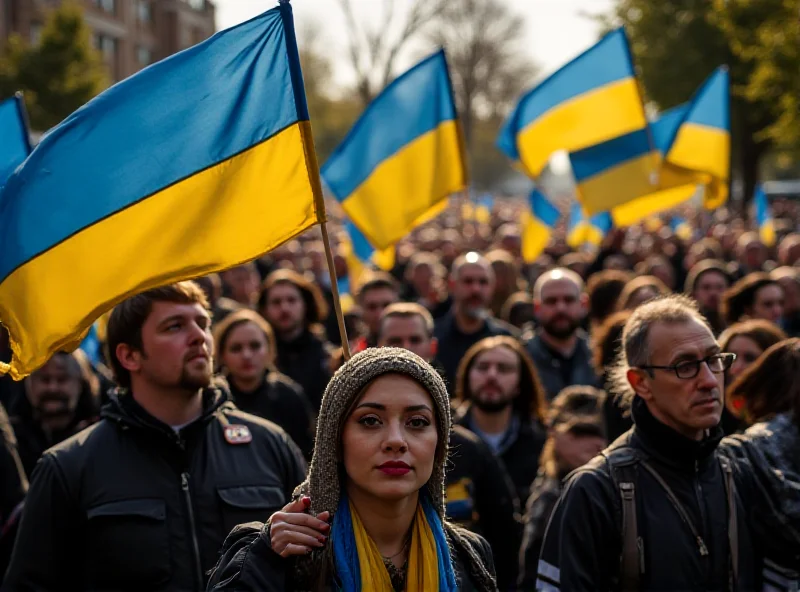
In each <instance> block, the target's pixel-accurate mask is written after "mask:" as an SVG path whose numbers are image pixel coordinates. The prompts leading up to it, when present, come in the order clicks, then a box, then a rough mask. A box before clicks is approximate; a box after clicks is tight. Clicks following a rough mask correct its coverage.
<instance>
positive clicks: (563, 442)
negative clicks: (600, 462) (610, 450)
mask: <svg viewBox="0 0 800 592" xmlns="http://www.w3.org/2000/svg"><path fill="white" fill-rule="evenodd" d="M553 442H554V445H555V453H556V458H557V459H558V462H559V465H561V468H562V469H566V470H569V471H572V470H573V469H577V468H578V467H582V466H583V465H585V464H586V463H587V462H589V461H590V460H592V459H593V458H594V457H595V456H597V455H598V454H600V452H601V451H602V450H603V449H604V448H605V447H606V446H607V445H608V442H606V439H605V438H603V437H602V436H594V435H588V434H575V433H573V432H570V431H566V432H557V433H555V434H553Z"/></svg>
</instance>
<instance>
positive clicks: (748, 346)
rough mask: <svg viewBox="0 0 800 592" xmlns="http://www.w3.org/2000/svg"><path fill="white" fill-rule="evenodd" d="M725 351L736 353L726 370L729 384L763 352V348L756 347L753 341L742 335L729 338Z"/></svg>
mask: <svg viewBox="0 0 800 592" xmlns="http://www.w3.org/2000/svg"><path fill="white" fill-rule="evenodd" d="M727 351H728V353H732V354H736V359H735V360H734V361H733V364H732V365H731V367H730V369H729V370H728V377H727V380H726V383H727V384H731V383H732V382H733V381H734V380H735V379H736V378H737V377H738V376H739V375H740V374H741V373H742V372H744V371H745V370H747V367H748V366H750V364H752V363H753V362H755V361H756V360H757V359H758V356H760V355H761V354H762V353H763V350H762V349H761V348H760V347H758V344H757V343H756V342H755V341H753V340H752V339H750V338H749V337H746V336H744V335H739V336H737V337H734V338H733V339H731V340H730V342H729V343H728V349H727Z"/></svg>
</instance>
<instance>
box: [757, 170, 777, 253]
mask: <svg viewBox="0 0 800 592" xmlns="http://www.w3.org/2000/svg"><path fill="white" fill-rule="evenodd" d="M753 204H754V205H755V208H756V224H757V225H758V235H759V237H760V238H761V242H762V243H764V245H766V246H767V247H774V246H775V242H776V240H777V237H776V236H775V221H774V220H773V218H772V211H771V210H770V207H769V200H768V199H767V194H766V193H764V188H763V187H762V186H761V184H759V185H758V186H757V187H756V192H755V195H754V196H753Z"/></svg>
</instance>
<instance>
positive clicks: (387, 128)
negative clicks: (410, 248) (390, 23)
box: [322, 50, 467, 249]
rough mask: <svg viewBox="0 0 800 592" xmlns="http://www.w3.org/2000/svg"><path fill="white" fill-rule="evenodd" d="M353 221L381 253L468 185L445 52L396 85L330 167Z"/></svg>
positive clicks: (331, 182) (330, 181) (329, 176)
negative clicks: (421, 219)
mask: <svg viewBox="0 0 800 592" xmlns="http://www.w3.org/2000/svg"><path fill="white" fill-rule="evenodd" d="M322 178H323V179H324V181H325V183H326V185H327V186H328V188H329V189H330V191H331V193H333V195H334V196H335V197H336V199H337V200H338V201H339V202H340V203H341V204H342V208H343V209H344V211H345V212H346V213H347V216H348V217H349V218H350V219H351V220H352V221H353V222H354V223H355V224H356V225H357V226H358V228H359V229H360V230H361V231H362V232H363V233H364V235H365V236H366V237H367V238H368V239H369V242H370V243H371V244H372V245H374V246H375V248H377V249H385V248H386V247H388V246H390V245H392V244H394V243H396V242H397V241H398V240H400V239H401V238H403V237H404V236H405V235H407V234H408V233H409V232H410V231H411V229H412V228H414V226H415V225H417V224H418V223H419V219H420V217H422V216H426V215H427V214H428V213H429V212H430V211H431V209H432V208H438V206H441V205H444V204H443V202H444V200H445V199H446V198H447V197H448V196H449V195H450V194H452V193H456V192H458V191H461V190H463V189H464V188H465V187H466V186H467V168H466V158H465V156H464V142H463V137H462V133H461V125H460V123H459V121H458V114H457V112H456V106H455V101H454V100H453V89H452V85H451V82H450V74H449V72H448V70H447V60H446V58H445V54H444V50H440V51H437V52H436V53H435V54H433V55H432V56H430V57H428V58H426V59H425V60H423V61H422V62H420V63H419V64H417V65H416V66H414V67H413V68H411V69H410V70H409V71H408V72H406V73H405V74H403V75H401V76H400V77H398V78H397V79H395V80H394V82H392V83H391V84H390V85H389V86H388V87H386V89H385V90H384V91H383V92H382V93H381V94H380V95H378V97H377V98H376V99H375V100H374V101H372V103H371V104H370V105H369V106H368V107H367V109H366V111H365V112H364V114H363V115H362V116H361V118H360V119H359V120H358V121H357V122H356V124H355V125H354V126H353V129H351V130H350V132H349V133H348V135H347V137H346V138H345V139H344V141H343V142H342V143H341V144H340V145H339V147H338V148H337V149H336V150H335V151H334V153H333V154H332V155H331V156H330V158H329V159H328V161H327V162H326V163H325V165H324V166H323V167H322Z"/></svg>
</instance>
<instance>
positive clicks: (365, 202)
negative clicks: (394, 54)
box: [342, 120, 467, 250]
mask: <svg viewBox="0 0 800 592" xmlns="http://www.w3.org/2000/svg"><path fill="white" fill-rule="evenodd" d="M464 162H465V161H464V155H463V148H462V139H461V130H460V127H459V124H458V122H457V121H453V120H450V121H443V122H442V123H440V124H439V126H438V127H436V128H435V129H433V130H431V131H430V132H428V133H426V134H424V135H422V136H420V137H419V138H417V139H416V140H414V141H413V142H411V143H409V144H408V145H406V146H404V147H403V148H402V149H401V150H400V151H399V152H397V153H396V154H395V155H393V156H392V157H391V158H387V159H386V160H385V161H383V162H382V163H381V164H380V165H378V166H377V167H376V168H375V171H374V172H373V173H372V175H370V176H369V178H368V179H367V180H366V181H364V183H362V184H361V185H360V186H359V187H358V189H356V190H355V191H354V192H353V193H352V194H351V195H350V196H349V197H348V198H347V199H345V200H344V201H343V202H342V208H343V209H344V211H345V212H346V213H347V215H348V217H349V218H350V219H351V220H352V221H353V222H354V223H355V225H356V226H358V228H359V229H360V230H361V232H362V233H363V234H364V236H366V237H367V239H368V240H369V242H370V244H371V245H372V246H374V247H375V248H376V249H379V250H380V249H385V248H387V247H389V246H391V245H393V244H394V243H396V242H397V241H399V240H400V239H402V238H403V237H404V236H406V235H407V234H408V233H409V232H411V230H412V229H413V228H414V227H415V226H417V225H418V224H419V223H420V221H419V220H420V218H422V219H423V220H424V219H427V218H428V216H430V215H431V213H432V211H438V210H432V209H433V208H434V206H440V207H446V201H445V200H446V199H447V197H448V196H449V195H450V194H452V193H457V192H458V191H461V190H463V189H464V188H465V187H466V185H467V171H466V167H465V164H464Z"/></svg>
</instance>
